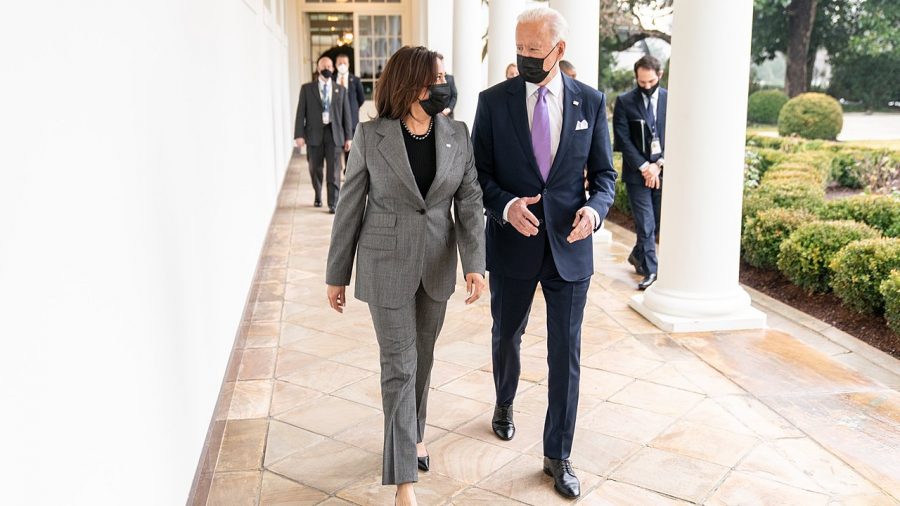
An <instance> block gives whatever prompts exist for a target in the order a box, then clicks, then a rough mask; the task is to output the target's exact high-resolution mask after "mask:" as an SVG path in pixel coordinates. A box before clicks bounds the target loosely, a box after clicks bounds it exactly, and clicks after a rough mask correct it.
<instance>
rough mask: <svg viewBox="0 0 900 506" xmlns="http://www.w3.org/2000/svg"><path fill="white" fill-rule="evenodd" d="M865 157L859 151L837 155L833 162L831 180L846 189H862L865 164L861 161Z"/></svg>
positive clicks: (842, 152) (843, 152) (847, 151)
mask: <svg viewBox="0 0 900 506" xmlns="http://www.w3.org/2000/svg"><path fill="white" fill-rule="evenodd" d="M863 157H865V154H864V153H861V152H859V151H850V150H846V151H840V152H837V153H835V156H834V159H833V160H832V162H831V179H833V180H834V181H836V182H837V184H839V185H841V186H843V187H845V188H862V187H863V180H862V172H863V163H862V162H860V160H861V159H862V158H863Z"/></svg>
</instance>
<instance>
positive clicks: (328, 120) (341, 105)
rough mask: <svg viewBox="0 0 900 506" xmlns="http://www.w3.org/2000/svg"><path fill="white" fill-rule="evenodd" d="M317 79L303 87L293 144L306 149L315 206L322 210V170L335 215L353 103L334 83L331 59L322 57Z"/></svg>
mask: <svg viewBox="0 0 900 506" xmlns="http://www.w3.org/2000/svg"><path fill="white" fill-rule="evenodd" d="M316 67H317V69H318V77H317V78H316V79H315V80H313V82H311V83H306V84H304V85H303V86H301V87H300V99H299V103H298V104H297V119H296V120H295V122H294V144H295V145H296V146H297V147H298V148H302V147H303V146H307V148H306V157H307V161H308V162H309V177H310V179H312V185H313V190H315V193H316V196H315V200H314V201H313V205H314V206H315V207H322V169H323V167H324V168H326V169H327V170H326V171H325V182H326V183H327V185H328V212H330V213H331V214H334V210H335V208H336V207H337V203H338V198H339V197H340V191H341V163H340V156H341V149H343V150H344V151H349V150H350V144H351V140H350V139H352V138H353V132H352V130H351V121H352V119H351V117H350V101H349V99H348V98H347V90H346V89H345V88H344V87H343V86H341V85H339V84H336V83H335V82H334V80H333V79H332V74H333V73H334V65H333V64H332V62H331V58H329V57H327V56H321V57H319V61H318V62H317V63H316Z"/></svg>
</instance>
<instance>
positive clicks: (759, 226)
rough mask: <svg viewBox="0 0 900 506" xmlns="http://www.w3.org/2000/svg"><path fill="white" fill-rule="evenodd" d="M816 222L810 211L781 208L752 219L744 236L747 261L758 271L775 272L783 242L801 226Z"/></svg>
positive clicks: (744, 250)
mask: <svg viewBox="0 0 900 506" xmlns="http://www.w3.org/2000/svg"><path fill="white" fill-rule="evenodd" d="M815 220H816V216H815V215H814V214H813V213H811V212H809V211H807V210H806V209H784V208H781V207H776V208H774V209H766V210H764V211H760V212H759V213H758V214H757V215H756V216H750V217H748V218H747V222H746V224H745V225H744V231H743V233H742V235H741V250H742V251H743V255H744V260H746V261H747V263H749V264H750V265H752V266H754V267H759V268H762V269H774V268H775V263H776V261H777V260H778V248H779V246H781V242H782V241H784V240H785V239H787V238H788V237H789V236H790V235H791V232H793V231H794V230H796V229H797V228H799V227H800V226H801V225H804V224H806V223H810V222H812V221H815Z"/></svg>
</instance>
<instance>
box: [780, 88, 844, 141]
mask: <svg viewBox="0 0 900 506" xmlns="http://www.w3.org/2000/svg"><path fill="white" fill-rule="evenodd" d="M843 126H844V111H843V110H842V109H841V104H839V103H838V101H837V100H835V99H834V98H832V97H829V96H828V95H825V94H824V93H803V94H800V95H797V96H796V97H794V98H792V99H790V100H788V102H787V103H786V104H784V107H782V108H781V113H780V114H779V115H778V135H781V136H785V137H786V136H790V135H799V136H800V137H803V138H805V139H828V140H835V139H837V135H838V134H839V133H841V128H843Z"/></svg>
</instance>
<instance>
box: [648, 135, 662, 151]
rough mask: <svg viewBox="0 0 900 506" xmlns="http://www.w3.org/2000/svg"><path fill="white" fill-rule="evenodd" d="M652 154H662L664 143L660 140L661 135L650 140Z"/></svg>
mask: <svg viewBox="0 0 900 506" xmlns="http://www.w3.org/2000/svg"><path fill="white" fill-rule="evenodd" d="M650 154H651V155H661V154H662V143H660V142H659V137H654V138H653V140H652V141H650Z"/></svg>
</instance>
